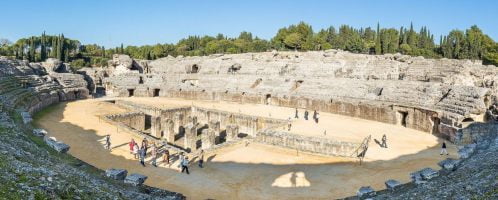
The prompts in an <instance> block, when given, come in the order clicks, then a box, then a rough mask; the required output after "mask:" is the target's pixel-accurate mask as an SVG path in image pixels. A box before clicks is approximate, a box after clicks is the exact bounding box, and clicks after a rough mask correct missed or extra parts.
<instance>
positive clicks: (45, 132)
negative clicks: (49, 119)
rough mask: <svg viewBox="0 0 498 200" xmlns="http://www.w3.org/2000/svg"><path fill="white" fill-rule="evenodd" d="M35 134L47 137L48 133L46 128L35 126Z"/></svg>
mask: <svg viewBox="0 0 498 200" xmlns="http://www.w3.org/2000/svg"><path fill="white" fill-rule="evenodd" d="M33 135H35V136H38V137H45V135H47V131H46V130H45V129H41V128H35V129H33Z"/></svg>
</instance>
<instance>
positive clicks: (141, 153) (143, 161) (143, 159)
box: [138, 146, 145, 167]
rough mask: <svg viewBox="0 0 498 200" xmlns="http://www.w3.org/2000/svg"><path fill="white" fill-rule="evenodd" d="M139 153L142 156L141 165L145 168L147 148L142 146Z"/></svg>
mask: <svg viewBox="0 0 498 200" xmlns="http://www.w3.org/2000/svg"><path fill="white" fill-rule="evenodd" d="M138 152H139V154H140V164H142V166H144V167H145V147H143V146H142V148H140V150H139V151H138Z"/></svg>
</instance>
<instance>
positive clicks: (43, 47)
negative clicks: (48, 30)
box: [40, 31, 47, 61]
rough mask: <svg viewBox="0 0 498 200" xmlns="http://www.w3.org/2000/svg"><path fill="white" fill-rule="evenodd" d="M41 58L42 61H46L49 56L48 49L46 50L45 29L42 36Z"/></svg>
mask: <svg viewBox="0 0 498 200" xmlns="http://www.w3.org/2000/svg"><path fill="white" fill-rule="evenodd" d="M40 46H41V47H40V48H41V49H40V60H41V61H45V59H46V58H47V52H46V51H47V50H46V47H45V31H44V32H43V34H42V37H41V44H40Z"/></svg>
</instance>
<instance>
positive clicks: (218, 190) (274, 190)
mask: <svg viewBox="0 0 498 200" xmlns="http://www.w3.org/2000/svg"><path fill="white" fill-rule="evenodd" d="M126 100H130V101H135V102H140V103H143V104H149V105H155V106H158V107H163V108H164V107H175V106H178V105H192V104H194V105H196V106H203V107H208V108H215V109H220V110H227V111H232V112H239V110H240V112H242V113H246V114H251V115H259V116H266V117H267V116H269V114H267V113H271V117H274V118H280V119H287V118H288V117H289V116H293V115H294V110H293V109H292V108H282V107H275V106H266V105H251V104H244V105H242V104H237V103H226V102H201V101H194V102H192V101H187V100H180V99H166V98H128V99H126ZM121 112H127V111H126V110H124V109H121V108H119V107H117V106H115V105H112V104H109V103H104V102H101V100H96V99H93V100H82V101H75V102H69V103H61V104H58V105H56V106H55V107H53V108H51V109H50V110H49V111H48V112H46V113H45V114H43V117H41V118H37V120H36V121H35V123H36V125H37V126H39V127H41V128H45V129H46V130H48V132H49V135H50V136H54V137H56V138H57V139H58V140H61V141H64V142H65V143H67V144H69V145H70V146H71V149H70V150H69V153H70V154H72V155H73V156H75V157H77V158H79V159H81V160H83V161H85V162H87V163H89V164H92V165H94V166H96V167H98V168H101V169H108V168H124V169H127V170H128V171H129V173H141V174H145V175H147V176H148V177H149V178H148V179H147V181H146V184H147V185H150V186H154V187H159V188H164V189H167V190H171V191H176V192H180V193H183V194H184V195H186V196H187V197H188V198H189V199H206V198H213V199H303V198H306V199H330V198H340V197H345V196H350V195H354V194H355V192H356V190H357V189H358V188H359V187H361V186H366V185H371V186H372V187H373V188H375V189H383V188H384V187H385V186H384V181H386V180H387V179H397V180H400V181H403V182H407V181H409V173H410V172H412V171H415V170H418V169H422V168H424V167H433V168H435V169H439V167H438V166H437V162H438V161H440V160H443V159H445V158H446V157H447V156H440V155H439V150H440V143H441V142H442V141H441V140H438V139H437V138H436V137H434V136H431V135H430V134H427V133H423V132H419V131H415V130H411V129H406V128H403V127H399V126H394V125H388V124H383V123H378V122H373V121H368V120H361V119H355V118H350V117H345V116H339V115H333V114H329V113H321V120H320V123H319V124H318V125H316V124H314V122H312V121H305V120H303V119H302V116H301V119H300V120H295V121H294V122H293V130H292V132H294V133H298V134H305V135H317V136H320V137H331V138H344V139H345V140H350V141H356V140H360V141H361V139H363V138H364V137H365V136H366V135H368V134H372V137H373V138H377V139H378V140H380V138H381V136H382V134H384V133H385V134H386V135H387V137H388V146H389V148H388V149H385V148H380V147H379V146H378V145H376V144H375V143H373V142H372V143H371V145H370V148H369V151H368V153H367V156H368V159H367V162H365V163H364V164H363V165H361V166H360V165H358V163H357V162H356V161H355V160H352V159H347V158H336V157H321V156H316V155H309V154H303V153H301V152H299V153H298V152H296V151H295V150H289V149H284V148H278V147H273V146H268V145H261V144H256V143H251V144H249V145H248V146H245V145H242V144H241V145H235V146H230V147H227V148H224V149H221V150H217V151H216V152H211V153H210V154H207V155H206V159H207V160H208V162H207V163H205V168H203V169H201V168H199V167H197V166H196V165H195V164H192V165H191V167H190V170H191V174H190V175H186V174H181V173H179V171H178V168H177V164H176V163H174V164H171V165H166V164H164V163H162V162H160V165H159V167H157V168H155V167H152V166H151V165H150V164H147V166H146V167H142V166H141V165H139V163H138V161H137V160H136V159H134V158H133V156H132V155H131V154H130V153H129V148H128V145H127V143H128V142H129V141H130V139H131V138H134V137H133V136H132V135H131V134H130V133H127V132H125V131H123V130H119V129H117V128H116V127H115V126H113V125H111V124H108V123H106V122H104V121H101V120H99V117H98V116H101V115H105V114H110V113H121ZM301 115H302V114H301ZM323 129H326V130H327V135H323V131H321V130H323ZM317 132H318V133H317ZM106 134H110V135H111V142H112V145H111V146H112V150H111V151H108V150H105V149H104V148H103V143H104V136H105V135H106ZM134 139H135V140H136V141H141V139H140V138H134ZM449 152H450V156H453V155H455V153H456V148H455V147H454V146H452V145H450V148H449ZM160 160H161V159H160ZM149 161H150V159H149Z"/></svg>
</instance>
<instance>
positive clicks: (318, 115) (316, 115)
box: [315, 111, 320, 124]
mask: <svg viewBox="0 0 498 200" xmlns="http://www.w3.org/2000/svg"><path fill="white" fill-rule="evenodd" d="M315 112H316V111H315ZM319 118H320V113H318V112H316V114H315V122H316V123H317V124H318V119H319Z"/></svg>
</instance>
